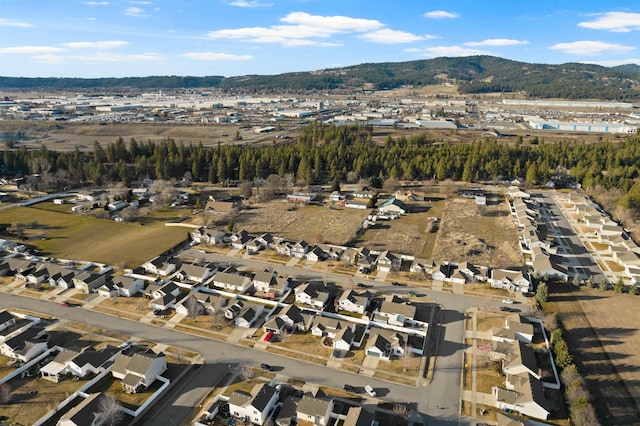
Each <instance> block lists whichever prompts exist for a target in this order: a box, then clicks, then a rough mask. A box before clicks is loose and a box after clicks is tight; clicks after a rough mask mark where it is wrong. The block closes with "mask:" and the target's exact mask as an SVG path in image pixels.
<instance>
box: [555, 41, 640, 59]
mask: <svg viewBox="0 0 640 426" xmlns="http://www.w3.org/2000/svg"><path fill="white" fill-rule="evenodd" d="M549 49H551V50H560V51H562V52H564V53H568V54H571V55H583V56H588V55H599V54H600V53H602V52H616V53H625V52H630V51H632V50H634V49H635V47H632V46H623V45H621V44H616V43H605V42H603V41H589V40H584V41H574V42H571V43H557V44H554V45H553V46H551V47H550V48H549Z"/></svg>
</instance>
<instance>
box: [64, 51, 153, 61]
mask: <svg viewBox="0 0 640 426" xmlns="http://www.w3.org/2000/svg"><path fill="white" fill-rule="evenodd" d="M69 57H70V58H71V59H74V60H76V61H82V62H141V61H156V62H160V61H162V60H164V56H163V55H161V54H159V53H138V54H132V55H121V54H117V53H112V52H99V53H96V54H94V55H71V56H69Z"/></svg>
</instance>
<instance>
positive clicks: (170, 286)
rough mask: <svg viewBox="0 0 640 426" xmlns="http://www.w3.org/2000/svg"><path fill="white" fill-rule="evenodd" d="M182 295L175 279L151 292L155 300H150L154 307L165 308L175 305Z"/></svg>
mask: <svg viewBox="0 0 640 426" xmlns="http://www.w3.org/2000/svg"><path fill="white" fill-rule="evenodd" d="M179 295H180V287H178V285H177V284H176V283H174V282H173V281H169V282H168V283H166V284H164V285H162V286H161V287H160V288H157V289H154V290H153V291H152V292H151V297H152V298H153V300H151V302H150V304H149V305H150V306H151V308H152V309H157V310H161V311H162V310H165V309H168V308H172V307H174V304H175V302H176V300H177V298H178V296H179Z"/></svg>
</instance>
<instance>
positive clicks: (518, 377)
mask: <svg viewBox="0 0 640 426" xmlns="http://www.w3.org/2000/svg"><path fill="white" fill-rule="evenodd" d="M533 336H534V326H533V324H532V323H531V322H530V321H529V320H528V319H527V318H526V317H524V316H522V315H519V314H515V315H513V316H509V317H507V318H506V319H505V322H504V326H503V327H494V328H492V329H491V339H492V345H491V351H490V358H491V359H492V360H496V361H499V362H500V367H501V371H502V373H503V374H504V375H505V383H504V386H494V387H492V389H491V392H492V394H493V396H494V397H495V398H496V404H497V407H496V408H498V409H499V410H501V411H511V412H515V413H519V414H522V415H525V416H530V417H534V418H537V419H545V420H546V419H547V417H548V416H549V414H550V408H549V405H548V404H547V401H546V398H545V393H544V388H545V385H544V382H543V380H542V371H541V370H540V368H539V366H538V363H537V361H536V355H535V352H534V350H533V348H532V347H531V346H529V345H530V344H531V342H532V339H533Z"/></svg>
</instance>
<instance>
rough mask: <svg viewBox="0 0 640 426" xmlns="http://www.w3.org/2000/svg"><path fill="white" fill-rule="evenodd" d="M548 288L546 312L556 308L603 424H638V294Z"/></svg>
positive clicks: (567, 287)
mask: <svg viewBox="0 0 640 426" xmlns="http://www.w3.org/2000/svg"><path fill="white" fill-rule="evenodd" d="M550 290H551V294H550V299H549V300H550V301H549V302H548V303H546V304H545V306H544V308H545V311H546V312H557V314H558V317H559V319H560V320H561V322H562V326H563V328H564V329H565V330H566V331H565V333H564V338H565V340H566V341H567V343H568V344H569V347H570V348H571V353H572V355H573V357H574V360H575V362H576V365H577V366H578V369H579V370H580V372H581V374H582V376H583V377H584V378H585V379H586V382H587V386H588V388H589V391H590V392H591V395H592V397H593V399H592V401H593V403H594V405H595V406H596V410H597V411H598V414H599V416H600V418H601V419H603V420H604V423H603V424H611V425H631V424H638V419H640V408H639V407H640V330H639V329H638V324H640V310H638V301H639V300H640V299H638V297H636V296H631V295H629V294H617V293H614V292H613V291H606V292H603V291H599V290H593V289H585V288H583V289H581V290H578V291H575V292H574V291H573V288H572V286H571V285H560V284H557V285H553V286H551V288H550ZM621 384H623V385H621Z"/></svg>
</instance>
